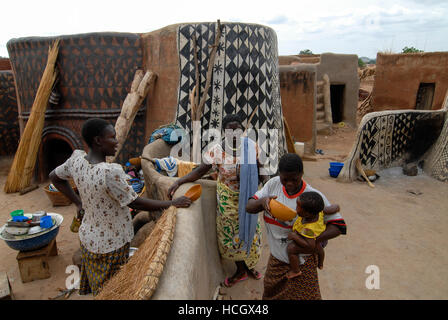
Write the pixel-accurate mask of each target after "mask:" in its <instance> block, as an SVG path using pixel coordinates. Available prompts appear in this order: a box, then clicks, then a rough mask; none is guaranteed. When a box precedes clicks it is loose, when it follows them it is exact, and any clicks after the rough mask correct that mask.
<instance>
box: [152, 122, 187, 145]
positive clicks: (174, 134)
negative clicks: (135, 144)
mask: <svg viewBox="0 0 448 320" xmlns="http://www.w3.org/2000/svg"><path fill="white" fill-rule="evenodd" d="M182 130H183V129H182V128H181V127H179V126H176V125H168V126H166V127H164V128H160V129H157V130H155V131H154V132H153V133H152V134H151V137H150V138H149V142H148V143H151V142H153V141H155V140H157V139H159V138H161V139H163V141H165V142H166V143H168V144H169V145H174V144H176V143H178V142H179V141H181V140H182V134H183V131H182Z"/></svg>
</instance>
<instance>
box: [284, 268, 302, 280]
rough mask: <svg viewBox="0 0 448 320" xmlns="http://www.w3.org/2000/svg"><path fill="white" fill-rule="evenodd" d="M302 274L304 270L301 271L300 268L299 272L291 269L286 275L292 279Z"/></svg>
mask: <svg viewBox="0 0 448 320" xmlns="http://www.w3.org/2000/svg"><path fill="white" fill-rule="evenodd" d="M301 274H302V271H300V270H299V271H298V272H296V271H293V270H289V271H288V273H287V274H286V277H287V278H288V279H292V278H295V277H298V276H300V275H301Z"/></svg>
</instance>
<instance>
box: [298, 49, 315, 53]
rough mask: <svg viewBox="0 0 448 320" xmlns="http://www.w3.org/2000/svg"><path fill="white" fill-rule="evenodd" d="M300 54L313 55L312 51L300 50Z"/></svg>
mask: <svg viewBox="0 0 448 320" xmlns="http://www.w3.org/2000/svg"><path fill="white" fill-rule="evenodd" d="M299 54H313V52H312V51H311V50H310V49H305V50H300V52H299Z"/></svg>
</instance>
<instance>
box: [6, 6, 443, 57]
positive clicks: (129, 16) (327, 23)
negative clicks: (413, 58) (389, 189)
mask: <svg viewBox="0 0 448 320" xmlns="http://www.w3.org/2000/svg"><path fill="white" fill-rule="evenodd" d="M0 10H1V13H2V14H1V18H0V56H3V57H8V51H7V49H6V43H7V42H8V41H9V40H10V39H12V38H20V37H30V36H41V37H45V36H57V35H68V34H78V33H88V32H102V31H115V32H136V33H144V32H151V31H154V30H157V29H160V28H163V27H165V26H168V25H171V24H176V23H184V22H214V21H216V20H217V19H220V20H221V22H222V23H224V22H243V23H257V24H262V25H265V26H269V27H271V28H272V29H274V30H275V32H276V34H277V40H278V50H279V55H290V54H298V53H299V52H300V51H301V50H305V49H309V50H311V51H312V52H313V53H324V52H333V53H347V54H357V55H358V56H359V57H369V58H372V59H373V58H376V54H377V52H379V51H381V52H395V53H399V52H401V51H402V49H403V48H404V47H405V46H407V47H415V48H417V49H420V50H424V51H425V52H430V51H448V1H447V0H393V1H382V0H376V1H375V0H357V1H352V0H340V1H334V0H307V1H301V0H292V1H290V0H270V1H266V0H256V1H254V0H222V1H212V0H182V1H180V0H179V1H178V0H157V1H154V0H146V1H140V0H128V1H125V0H120V1H116V0H108V1H103V0H89V1H86V0H77V1H71V0H70V1H68V0H59V1H54V0H39V1H25V0H15V1H2V4H1V6H0Z"/></svg>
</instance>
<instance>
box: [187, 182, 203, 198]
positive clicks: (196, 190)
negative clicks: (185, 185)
mask: <svg viewBox="0 0 448 320" xmlns="http://www.w3.org/2000/svg"><path fill="white" fill-rule="evenodd" d="M201 193H202V186H201V185H200V184H195V185H194V186H192V187H191V188H190V189H188V190H187V192H185V196H186V197H187V198H190V200H191V201H196V200H197V199H199V197H200V196H201Z"/></svg>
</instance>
